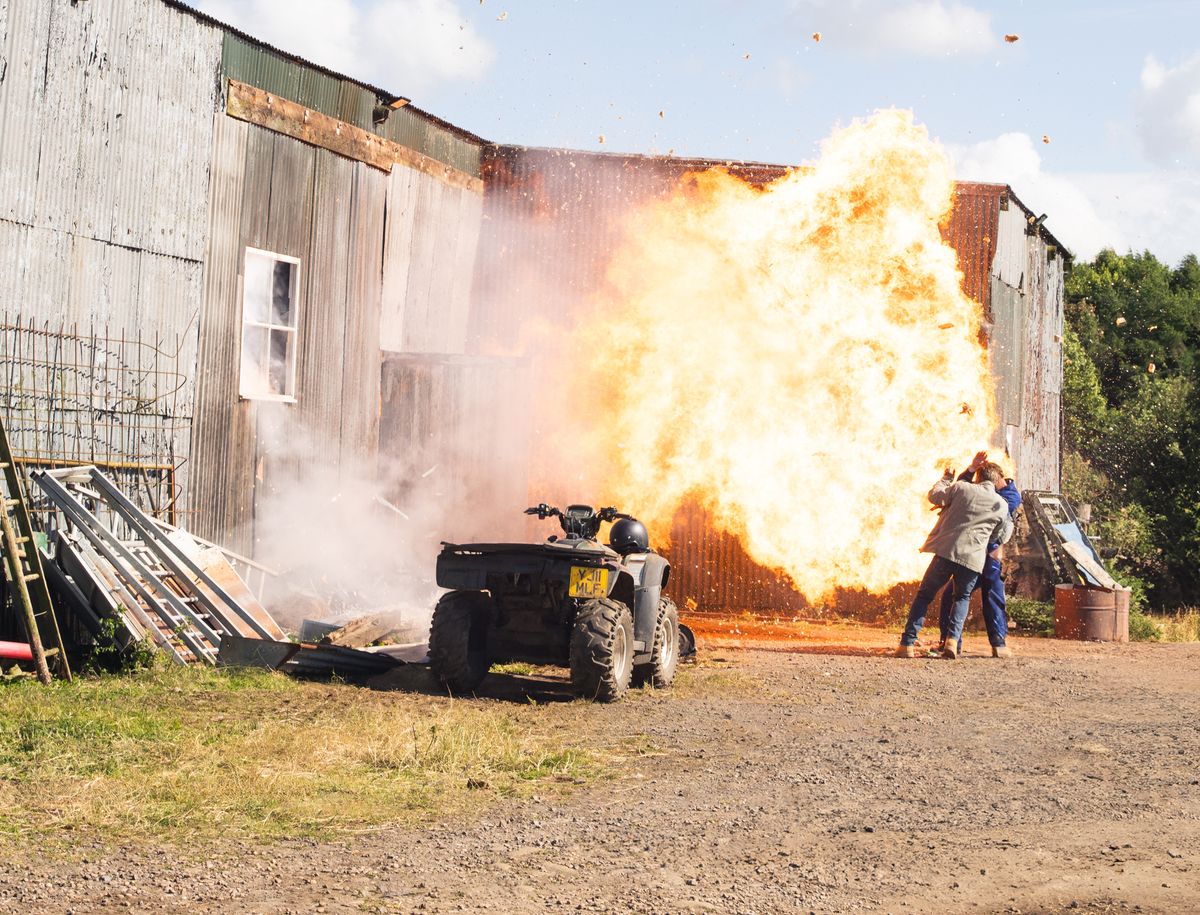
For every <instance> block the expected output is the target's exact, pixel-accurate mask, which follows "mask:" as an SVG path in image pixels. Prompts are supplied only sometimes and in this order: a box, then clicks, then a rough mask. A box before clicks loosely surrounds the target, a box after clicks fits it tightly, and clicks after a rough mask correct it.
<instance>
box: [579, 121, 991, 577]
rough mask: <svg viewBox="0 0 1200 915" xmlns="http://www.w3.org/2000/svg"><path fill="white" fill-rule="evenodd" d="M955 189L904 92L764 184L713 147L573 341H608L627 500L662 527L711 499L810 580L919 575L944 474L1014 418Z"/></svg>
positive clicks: (612, 485)
mask: <svg viewBox="0 0 1200 915" xmlns="http://www.w3.org/2000/svg"><path fill="white" fill-rule="evenodd" d="M953 191H954V183H953V179H952V177H951V174H950V169H949V165H948V163H947V160H946V157H945V155H944V154H943V152H942V150H941V149H940V148H939V147H938V146H937V145H936V144H935V143H934V142H932V141H931V140H930V138H929V136H928V134H927V133H926V131H925V129H924V128H922V127H920V126H917V125H916V124H914V123H913V121H912V116H911V114H910V113H908V112H904V111H896V110H889V111H882V112H878V113H877V114H876V115H875V116H873V117H872V118H870V119H869V120H866V121H862V122H855V123H854V124H852V125H851V126H849V127H847V128H845V129H842V130H839V131H838V132H836V133H835V134H834V135H833V136H832V137H831V138H829V139H828V140H827V141H826V142H825V144H824V146H823V149H822V155H821V158H820V160H819V161H818V162H817V163H815V165H814V166H813V167H812V168H810V169H806V170H803V171H795V172H792V173H790V174H789V175H787V176H785V177H783V178H781V179H779V180H778V181H776V182H775V183H773V184H771V185H768V186H767V187H766V188H765V189H762V190H760V189H757V188H754V187H752V186H750V185H748V184H746V183H744V182H742V181H741V180H739V179H737V178H735V177H732V176H731V175H729V174H728V173H727V172H725V171H724V170H720V169H714V170H711V171H707V172H704V173H702V174H696V175H692V176H689V180H687V181H685V182H683V183H681V186H680V187H679V189H678V190H677V191H676V193H675V194H674V195H673V196H672V197H671V198H669V199H667V200H663V201H659V202H656V203H654V204H651V205H649V206H647V207H645V208H643V209H641V210H640V211H639V212H638V213H637V214H636V215H635V216H634V217H633V219H632V220H631V223H630V225H629V227H628V231H627V233H626V236H625V239H624V242H623V244H622V246H621V247H620V249H619V250H618V251H617V252H616V255H615V256H614V258H613V262H612V266H611V269H610V270H609V276H608V278H609V281H610V287H611V297H610V301H608V302H606V303H605V304H606V308H605V319H604V331H603V333H602V334H597V332H596V329H595V328H594V327H589V328H584V329H583V331H582V332H583V333H584V334H586V340H581V342H580V343H579V344H578V345H577V346H576V347H573V348H572V349H573V350H574V351H576V352H579V351H587V350H590V351H592V353H593V359H592V367H593V370H594V371H593V372H592V383H593V385H594V386H595V390H596V392H597V393H599V394H601V395H603V398H604V400H603V402H604V404H605V407H604V413H605V416H606V417H607V418H606V420H605V422H604V423H603V424H599V425H595V426H593V427H592V428H591V429H590V430H589V431H588V432H587V434H590V435H592V436H594V437H595V440H594V445H595V450H594V451H593V452H592V453H597V454H605V455H609V456H611V463H610V464H609V466H608V468H607V473H606V478H605V479H604V481H603V486H602V490H603V492H604V493H605V494H606V495H607V496H608V497H610V499H611V501H612V503H613V504H617V505H625V506H637V510H638V512H639V513H641V514H642V515H643V520H644V521H646V522H647V523H648V524H649V525H650V526H651V527H652V529H653V530H654V531H655V534H656V535H657V536H658V537H660V538H661V537H662V535H664V534H665V533H666V532H667V531H668V530H669V528H670V524H671V520H672V518H673V516H674V514H675V512H676V511H677V510H678V509H679V508H680V506H681V505H683V504H684V503H685V501H687V500H692V499H694V500H698V501H699V502H700V503H701V504H703V505H704V506H705V508H706V509H707V510H708V512H709V514H710V516H711V518H712V521H713V523H714V524H716V525H717V526H718V527H719V528H721V529H722V530H724V531H727V532H729V533H732V534H734V535H735V536H737V537H738V538H739V540H740V541H741V543H742V545H743V546H744V548H745V549H746V551H747V552H748V553H749V554H750V556H751V557H752V558H753V559H755V560H756V561H757V562H759V563H761V564H763V565H765V566H768V567H770V568H773V569H777V570H779V571H781V572H782V573H784V574H785V575H786V576H787V577H788V578H789V579H790V580H791V581H792V582H793V583H794V584H795V586H796V587H797V588H798V589H799V590H800V591H801V592H802V593H803V594H804V595H805V596H806V597H808V598H809V599H810V600H819V599H821V598H823V597H825V596H828V595H829V594H831V593H832V592H833V590H834V589H835V588H837V587H850V588H854V587H860V588H864V589H867V590H869V591H876V592H882V591H885V590H887V589H888V588H889V587H891V586H892V585H895V584H897V583H898V582H904V581H912V580H915V579H917V578H919V577H920V574H921V571H922V570H923V568H924V566H925V564H926V560H927V558H928V557H922V556H921V555H920V554H919V553H918V548H919V547H920V545H921V543H922V541H923V539H924V537H925V534H926V533H927V532H928V530H929V528H930V526H931V525H932V523H933V515H931V514H930V511H929V506H928V504H927V503H926V502H925V498H924V495H925V492H926V491H927V490H928V488H929V486H930V485H931V484H932V483H933V481H934V480H936V479H937V478H938V476H939V475H940V474H941V472H942V468H943V467H946V466H961V465H962V464H963V463H964V462H965V461H967V460H968V459H969V458H970V456H971V455H972V454H974V453H975V452H976V451H978V450H981V449H984V450H986V449H988V446H989V438H990V437H991V435H992V433H993V430H995V429H996V428H997V426H998V423H997V419H996V413H995V407H994V403H993V397H992V385H991V381H990V378H989V374H988V367H987V358H986V352H985V350H984V348H983V346H982V345H981V343H980V335H979V330H980V321H981V314H980V308H979V305H978V304H976V303H975V302H974V301H972V300H971V299H970V298H968V297H967V296H966V295H964V293H963V292H962V291H961V288H960V279H961V278H960V274H959V270H958V267H957V264H956V258H955V253H954V251H953V249H952V248H950V247H949V246H948V245H947V244H946V243H945V242H944V241H943V240H942V237H941V235H940V233H939V230H938V224H939V221H941V220H942V219H944V218H945V217H946V216H947V215H948V213H949V211H950V207H951V203H952V199H953ZM597 341H599V342H597ZM992 450H993V451H995V450H997V449H995V448H993V449H992Z"/></svg>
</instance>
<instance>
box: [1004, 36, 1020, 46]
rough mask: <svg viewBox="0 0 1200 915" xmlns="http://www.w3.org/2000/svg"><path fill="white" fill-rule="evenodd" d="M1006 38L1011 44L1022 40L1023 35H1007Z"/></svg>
mask: <svg viewBox="0 0 1200 915" xmlns="http://www.w3.org/2000/svg"><path fill="white" fill-rule="evenodd" d="M1004 40H1005V41H1007V42H1008V43H1009V44H1012V43H1013V42H1016V41H1020V40H1021V36H1020V35H1005V36H1004Z"/></svg>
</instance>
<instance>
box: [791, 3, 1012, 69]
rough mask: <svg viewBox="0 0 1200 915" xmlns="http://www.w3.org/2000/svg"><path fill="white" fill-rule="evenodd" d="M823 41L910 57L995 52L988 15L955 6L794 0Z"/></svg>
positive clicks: (995, 40) (995, 37)
mask: <svg viewBox="0 0 1200 915" xmlns="http://www.w3.org/2000/svg"><path fill="white" fill-rule="evenodd" d="M795 7H796V8H797V9H798V10H803V11H804V12H805V21H804V25H805V27H806V28H807V27H809V26H810V25H811V27H812V28H813V29H816V30H819V31H820V32H821V34H822V39H823V40H828V41H829V42H830V43H831V44H833V45H839V44H841V45H845V46H848V47H854V48H857V49H859V50H863V51H868V52H882V53H889V54H900V55H907V56H913V57H941V56H944V55H952V54H977V53H980V52H983V51H988V50H991V49H993V48H995V47H998V46H999V36H998V35H997V33H996V32H995V30H994V29H993V28H992V21H991V20H992V17H991V14H990V13H987V12H985V11H983V10H980V9H976V8H975V7H973V6H971V5H969V4H967V3H960V2H958V0H909V2H907V3H890V2H886V0H851V2H844V0H795Z"/></svg>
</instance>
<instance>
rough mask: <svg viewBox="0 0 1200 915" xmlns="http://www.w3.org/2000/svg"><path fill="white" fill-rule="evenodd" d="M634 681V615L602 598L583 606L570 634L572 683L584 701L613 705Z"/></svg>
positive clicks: (623, 606)
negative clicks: (610, 703)
mask: <svg viewBox="0 0 1200 915" xmlns="http://www.w3.org/2000/svg"><path fill="white" fill-rule="evenodd" d="M632 679H633V614H632V613H630V612H629V608H628V607H626V606H625V605H624V604H622V603H621V602H620V601H615V600H609V599H608V598H605V597H602V598H600V599H598V600H589V601H587V602H586V603H585V604H583V605H582V606H581V607H580V608H579V611H578V612H577V613H576V615H575V628H574V629H573V630H572V631H571V684H572V685H573V686H574V687H575V691H576V692H577V693H579V695H581V696H583V697H584V698H586V699H594V700H596V701H597V702H616V701H617V700H618V699H620V698H621V697H622V696H623V695H625V691H626V690H627V689H629V683H630V681H631V680H632Z"/></svg>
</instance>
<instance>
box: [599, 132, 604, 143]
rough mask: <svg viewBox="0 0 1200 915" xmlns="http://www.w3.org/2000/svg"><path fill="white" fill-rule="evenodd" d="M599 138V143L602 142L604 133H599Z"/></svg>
mask: <svg viewBox="0 0 1200 915" xmlns="http://www.w3.org/2000/svg"><path fill="white" fill-rule="evenodd" d="M599 140H600V142H601V143H603V142H604V134H600V137H599Z"/></svg>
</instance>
